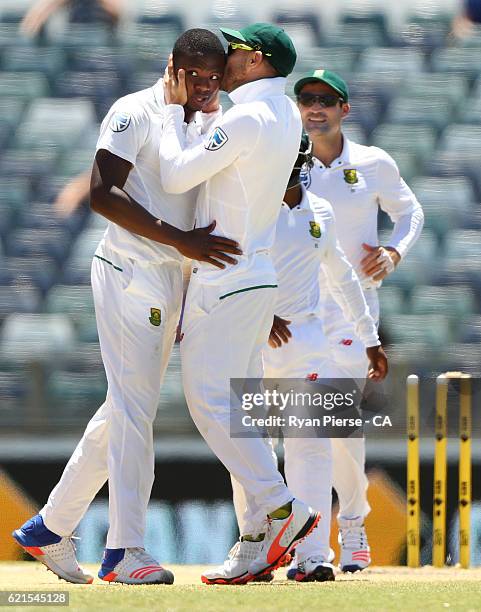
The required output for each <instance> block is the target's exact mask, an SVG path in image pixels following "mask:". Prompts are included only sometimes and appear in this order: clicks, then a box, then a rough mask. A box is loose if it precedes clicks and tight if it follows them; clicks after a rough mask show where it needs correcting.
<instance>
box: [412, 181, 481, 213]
mask: <svg viewBox="0 0 481 612" xmlns="http://www.w3.org/2000/svg"><path fill="white" fill-rule="evenodd" d="M412 188H413V191H414V192H415V193H416V195H417V196H418V199H419V201H420V202H423V203H425V202H431V201H440V200H445V201H446V202H447V203H448V205H449V206H452V207H455V208H458V209H465V208H466V207H467V206H469V205H470V204H471V202H473V201H474V200H475V194H474V190H473V186H472V184H471V181H470V180H469V179H468V178H466V177H465V176H459V177H449V178H445V177H439V176H436V177H430V176H419V177H417V178H416V179H414V180H413V182H412Z"/></svg>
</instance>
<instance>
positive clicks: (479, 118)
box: [458, 96, 481, 125]
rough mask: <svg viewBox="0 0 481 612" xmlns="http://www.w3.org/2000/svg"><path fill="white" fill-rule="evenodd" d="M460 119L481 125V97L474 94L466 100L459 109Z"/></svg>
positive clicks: (463, 121) (462, 121)
mask: <svg viewBox="0 0 481 612" xmlns="http://www.w3.org/2000/svg"><path fill="white" fill-rule="evenodd" d="M458 121H460V122H461V123H472V124H478V125H481V98H480V97H477V96H473V97H471V98H468V99H467V100H465V102H464V104H462V105H461V107H460V108H459V110H458Z"/></svg>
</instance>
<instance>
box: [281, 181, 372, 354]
mask: <svg viewBox="0 0 481 612" xmlns="http://www.w3.org/2000/svg"><path fill="white" fill-rule="evenodd" d="M272 258H273V261H274V266H275V268H276V273H277V277H278V285H279V289H278V298H277V303H276V310H275V312H276V314H277V315H278V316H280V317H283V318H286V319H290V320H295V319H296V318H299V317H303V316H305V315H309V314H320V313H321V308H320V305H321V298H322V296H321V290H320V285H319V276H320V273H321V270H322V274H324V275H326V276H327V278H328V279H329V283H330V285H331V286H332V287H333V288H335V295H336V296H337V295H338V294H339V296H340V299H339V304H340V306H341V307H342V309H343V312H344V315H345V317H346V318H347V319H349V320H352V321H353V323H354V325H355V328H356V333H357V335H358V336H359V338H360V339H361V341H362V342H363V343H364V345H365V346H366V347H367V346H376V345H378V344H379V337H378V334H377V330H376V324H375V322H374V320H373V319H372V317H371V316H370V314H369V308H368V306H367V304H366V300H365V298H364V295H363V292H362V289H361V285H360V283H359V279H358V277H357V275H356V273H355V271H354V269H353V267H352V266H351V264H350V263H349V261H348V260H347V258H346V256H345V254H344V252H343V251H342V249H341V247H340V246H339V242H338V239H337V233H336V222H335V218H334V213H333V210H332V207H331V205H330V204H329V202H327V201H326V200H324V199H322V198H319V197H318V196H316V195H314V194H313V193H311V192H309V191H307V190H306V189H304V188H303V189H302V200H301V203H300V204H299V205H298V206H296V207H294V208H292V209H291V208H289V206H287V204H285V203H283V204H282V207H281V212H280V215H279V219H278V222H277V228H276V240H275V243H274V247H273V249H272Z"/></svg>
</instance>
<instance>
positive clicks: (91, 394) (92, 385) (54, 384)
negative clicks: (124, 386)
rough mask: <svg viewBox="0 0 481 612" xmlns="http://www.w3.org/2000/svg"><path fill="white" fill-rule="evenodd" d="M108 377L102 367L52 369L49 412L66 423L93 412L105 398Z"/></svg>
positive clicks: (48, 384) (48, 383)
mask: <svg viewBox="0 0 481 612" xmlns="http://www.w3.org/2000/svg"><path fill="white" fill-rule="evenodd" d="M106 393H107V380H106V378H105V374H104V372H103V371H100V372H80V373H79V372H71V371H65V370H57V371H55V372H53V373H52V374H51V375H50V377H49V379H48V381H47V385H46V398H47V406H48V412H49V414H51V415H52V417H54V418H55V421H56V422H58V421H59V422H61V423H63V424H64V425H65V424H66V423H68V422H69V420H70V419H73V420H74V421H75V420H77V419H78V418H80V417H81V418H85V416H84V415H88V416H90V415H91V414H93V413H94V412H95V411H96V410H97V408H99V406H100V405H101V404H102V403H103V402H104V400H105V396H106Z"/></svg>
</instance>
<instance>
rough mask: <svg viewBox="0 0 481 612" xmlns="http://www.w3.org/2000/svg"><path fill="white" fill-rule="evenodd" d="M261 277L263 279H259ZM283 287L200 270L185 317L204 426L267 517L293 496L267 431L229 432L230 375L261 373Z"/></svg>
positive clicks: (195, 411)
mask: <svg viewBox="0 0 481 612" xmlns="http://www.w3.org/2000/svg"><path fill="white" fill-rule="evenodd" d="M261 284H262V283H259V285H261ZM276 294H277V289H276V288H275V287H268V286H267V287H266V286H262V287H257V288H251V287H246V288H243V289H242V290H238V287H237V288H236V287H231V288H230V290H229V287H228V286H226V285H223V286H222V287H221V286H220V285H209V284H205V283H202V282H201V281H200V280H198V279H197V278H196V277H195V276H194V275H193V276H192V277H191V281H190V285H189V289H188V292H187V297H186V303H185V311H184V319H183V324H182V334H183V337H182V341H181V343H180V349H181V357H182V376H183V382H184V392H185V396H186V399H187V404H188V406H189V410H190V414H191V416H192V419H193V420H194V423H195V424H196V426H197V428H198V430H199V432H200V433H201V434H202V436H203V437H204V439H205V440H206V442H207V444H208V445H209V446H210V448H211V449H212V451H213V452H214V453H215V454H216V455H217V457H218V458H219V460H220V461H221V462H222V463H223V464H224V466H225V467H226V468H227V470H228V471H229V472H230V473H231V476H232V477H233V478H234V479H235V480H237V481H238V482H239V483H240V484H241V486H242V487H243V488H244V489H245V490H246V494H247V495H248V496H249V498H250V499H251V500H252V503H255V504H257V507H259V508H260V509H261V511H262V512H263V514H264V516H265V515H267V514H268V513H269V512H272V511H274V510H275V509H277V508H279V507H280V506H283V505H284V504H286V503H288V502H289V501H290V500H291V499H292V498H293V495H291V493H290V492H289V490H288V489H287V486H286V484H285V482H284V479H283V478H282V476H281V474H280V473H279V471H278V469H277V465H276V462H275V460H274V457H273V455H272V451H271V448H270V445H269V444H268V442H267V441H266V440H264V439H263V438H257V437H252V438H240V437H239V438H236V437H231V435H230V417H231V414H230V379H231V378H241V379H245V378H259V379H260V378H262V377H263V366H262V353H261V351H262V348H263V347H264V345H265V343H266V342H267V339H268V337H269V333H270V330H271V326H272V321H273V317H274V305H275V300H276Z"/></svg>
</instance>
